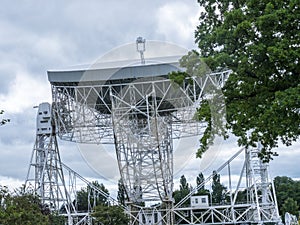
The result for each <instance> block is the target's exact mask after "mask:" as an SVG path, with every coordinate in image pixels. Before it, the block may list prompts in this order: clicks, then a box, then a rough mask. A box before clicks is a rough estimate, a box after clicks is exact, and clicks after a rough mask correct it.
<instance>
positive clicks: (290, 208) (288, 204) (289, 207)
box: [282, 197, 299, 218]
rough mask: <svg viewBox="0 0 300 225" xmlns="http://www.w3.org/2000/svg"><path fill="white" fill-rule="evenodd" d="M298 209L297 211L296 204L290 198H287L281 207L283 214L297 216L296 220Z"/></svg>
mask: <svg viewBox="0 0 300 225" xmlns="http://www.w3.org/2000/svg"><path fill="white" fill-rule="evenodd" d="M298 209H299V206H298V204H297V202H296V201H295V200H294V199H292V198H290V197H288V198H287V199H286V200H285V201H284V203H283V205H282V211H283V212H284V213H287V212H288V213H290V214H292V215H295V216H297V218H298V216H299V210H298Z"/></svg>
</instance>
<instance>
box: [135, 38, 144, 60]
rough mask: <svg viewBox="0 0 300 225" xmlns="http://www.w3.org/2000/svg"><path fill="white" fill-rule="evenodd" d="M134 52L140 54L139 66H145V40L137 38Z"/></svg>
mask: <svg viewBox="0 0 300 225" xmlns="http://www.w3.org/2000/svg"><path fill="white" fill-rule="evenodd" d="M136 51H137V52H139V53H140V56H141V64H142V65H144V64H145V58H144V52H145V51H146V39H145V38H142V37H138V38H137V39H136Z"/></svg>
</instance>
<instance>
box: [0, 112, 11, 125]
mask: <svg viewBox="0 0 300 225" xmlns="http://www.w3.org/2000/svg"><path fill="white" fill-rule="evenodd" d="M2 114H4V110H0V115H2ZM8 122H10V119H6V118H2V119H1V120H0V126H2V125H4V124H6V123H8Z"/></svg>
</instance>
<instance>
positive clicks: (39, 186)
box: [25, 103, 72, 219]
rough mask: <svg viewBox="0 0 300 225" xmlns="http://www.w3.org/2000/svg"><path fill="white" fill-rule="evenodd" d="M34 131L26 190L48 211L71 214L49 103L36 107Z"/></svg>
mask: <svg viewBox="0 0 300 225" xmlns="http://www.w3.org/2000/svg"><path fill="white" fill-rule="evenodd" d="M36 129H37V130H36V140H35V144H34V148H33V151H32V156H31V160H30V166H29V169H28V174H27V178H26V183H25V187H26V188H27V190H32V191H33V192H34V194H36V195H37V196H39V198H40V199H41V203H42V204H43V206H44V207H46V208H49V210H50V211H53V210H56V211H58V210H59V209H61V208H62V207H64V208H65V211H66V212H67V213H68V214H70V212H71V208H70V207H72V204H70V202H71V199H69V195H68V192H67V189H66V184H65V178H64V174H63V169H62V164H61V159H60V154H59V150H58V145H57V139H56V134H55V126H54V123H53V120H52V110H51V105H50V104H49V103H41V104H40V105H39V107H38V114H37V128H36ZM69 219H70V218H69Z"/></svg>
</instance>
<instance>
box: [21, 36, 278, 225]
mask: <svg viewBox="0 0 300 225" xmlns="http://www.w3.org/2000/svg"><path fill="white" fill-rule="evenodd" d="M146 50H147V52H146ZM145 53H147V54H145ZM186 53H187V51H186V50H185V49H183V48H180V47H178V46H175V45H172V44H167V43H162V42H147V44H146V40H145V39H143V38H141V37H139V38H138V39H137V41H136V43H134V44H129V45H125V46H122V47H121V48H117V49H114V50H113V51H111V52H110V53H108V54H106V55H104V56H103V57H102V58H101V60H99V61H97V62H96V63H94V64H93V65H92V66H80V67H73V68H69V69H62V70H52V71H48V79H49V81H50V83H51V88H52V97H53V103H52V105H50V104H49V103H41V104H40V105H39V107H38V115H37V133H36V142H35V145H34V149H33V153H32V157H31V163H30V166H29V170H28V174H27V179H26V185H25V186H27V187H30V185H33V189H34V191H35V193H37V194H38V195H39V197H40V198H41V202H42V204H43V205H44V206H47V207H49V208H50V210H54V211H56V212H60V213H61V214H62V215H65V216H67V218H68V224H69V225H73V224H76V225H80V224H89V225H90V224H93V222H92V217H93V216H92V212H93V209H94V207H95V206H96V201H95V198H97V196H99V195H102V196H104V197H105V199H107V200H108V201H109V202H110V203H111V204H120V203H118V201H116V200H115V199H113V198H111V197H110V196H109V195H107V193H105V192H103V190H101V189H99V188H98V187H97V186H95V185H93V183H91V182H89V181H87V180H86V179H85V178H83V177H82V176H80V175H79V174H77V173H76V172H75V171H73V170H72V169H71V168H69V167H68V166H66V165H65V164H63V163H62V161H61V159H60V155H59V149H58V144H57V140H56V136H59V137H60V138H61V139H63V140H66V141H73V142H77V143H83V144H103V145H105V144H114V146H115V153H116V158H117V163H118V170H119V172H120V176H121V181H122V184H123V185H124V188H125V192H126V200H127V202H126V206H124V205H122V206H121V207H123V209H124V210H125V211H126V212H127V213H128V214H129V215H130V224H131V225H137V224H139V225H150V224H157V225H165V224H182V222H184V224H238V223H239V224H243V223H247V224H250V223H251V224H263V223H265V222H266V223H271V224H280V221H281V220H280V217H279V213H278V207H277V202H276V195H275V189H274V185H273V184H272V181H270V176H269V174H268V165H267V164H266V163H264V162H263V161H262V160H261V159H260V158H259V152H260V147H259V146H258V148H257V149H241V150H239V151H238V152H237V153H236V154H234V155H233V156H232V157H231V158H230V159H229V160H228V161H226V162H225V163H224V164H222V165H221V166H220V167H219V169H217V170H215V171H214V172H215V173H216V174H214V173H213V174H212V175H211V176H209V177H208V178H207V179H206V180H205V181H203V182H202V183H201V184H199V185H197V187H196V188H194V189H192V190H190V193H189V194H188V195H187V196H185V197H183V199H181V200H180V201H179V202H177V203H176V204H175V205H174V201H173V198H172V194H173V175H174V172H173V164H174V145H173V140H174V139H181V138H183V137H192V136H195V135H199V134H201V133H202V131H203V124H201V123H200V122H199V121H197V119H196V116H195V115H196V110H197V107H199V105H200V104H201V100H202V98H203V97H206V99H209V101H211V100H214V101H218V102H214V101H211V102H214V103H215V104H223V102H222V100H223V99H222V98H217V100H215V98H212V97H213V96H218V94H219V93H220V91H219V90H220V87H222V86H223V84H224V82H225V80H226V79H227V77H228V75H229V73H230V72H231V71H230V70H225V71H220V72H211V71H209V69H208V68H207V67H206V66H205V64H203V63H201V62H199V61H197V63H196V64H194V65H193V68H194V69H196V71H197V76H195V75H194V74H188V76H186V77H185V78H183V79H182V80H181V81H180V82H175V81H173V80H171V79H170V77H169V76H170V73H172V72H176V71H178V72H179V73H180V72H185V69H184V68H182V67H181V66H180V64H179V60H180V59H181V57H182V56H183V55H185V54H186ZM196 58H198V57H196ZM195 65H196V66H195ZM188 71H189V68H187V69H186V72H188ZM182 74H183V73H182ZM178 83H180V85H179V84H178ZM215 94H217V95H215ZM220 96H222V95H220ZM218 97H219V96H218ZM211 104H212V103H211ZM214 108H217V107H213V105H211V107H210V109H211V111H212V112H211V116H212V118H213V120H216V119H221V120H219V121H218V122H222V118H221V117H222V115H221V116H220V114H222V111H218V113H217V112H214V111H213V110H214ZM221 108H222V107H221ZM182 150H183V149H179V151H182ZM82 151H84V149H82ZM183 152H184V151H183ZM242 152H245V156H244V157H243V158H244V163H242V164H243V165H242V168H241V171H240V177H239V180H238V183H237V184H236V187H235V188H234V187H233V185H232V177H231V175H230V174H231V172H230V171H231V165H232V163H233V160H234V159H236V158H237V159H238V156H239V155H240V153H242ZM101 156H103V155H101V154H99V155H98V157H99V162H100V161H101V160H100V158H101ZM106 163H108V164H109V163H111V162H106ZM224 168H226V169H227V171H228V187H229V189H228V193H222V195H223V194H224V196H227V199H226V198H223V199H222V201H223V200H224V201H223V202H222V204H221V205H220V204H219V203H218V204H215V203H213V202H210V203H209V202H208V199H209V198H208V196H207V195H206V196H201V195H200V196H197V195H196V196H195V194H197V192H198V190H199V189H200V188H203V187H204V185H205V184H206V183H210V182H211V181H212V178H213V177H214V176H215V175H217V173H218V172H220V171H222V170H223V169H224ZM66 173H67V174H68V175H67V176H66V177H67V178H68V179H69V181H68V182H67V181H66V178H65V174H66ZM77 179H79V180H81V181H83V182H84V183H86V184H87V185H88V187H89V188H88V189H87V190H88V191H89V193H88V196H89V197H88V199H87V200H88V203H87V206H88V208H87V210H86V211H85V212H79V211H78V208H77V207H78V205H77V188H76V184H77V181H76V180H77ZM234 189H235V190H234ZM241 193H244V194H243V195H244V198H245V199H244V201H243V202H239V200H238V196H239V194H241ZM203 201H204V202H205V204H204V202H203ZM62 209H63V210H62Z"/></svg>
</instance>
